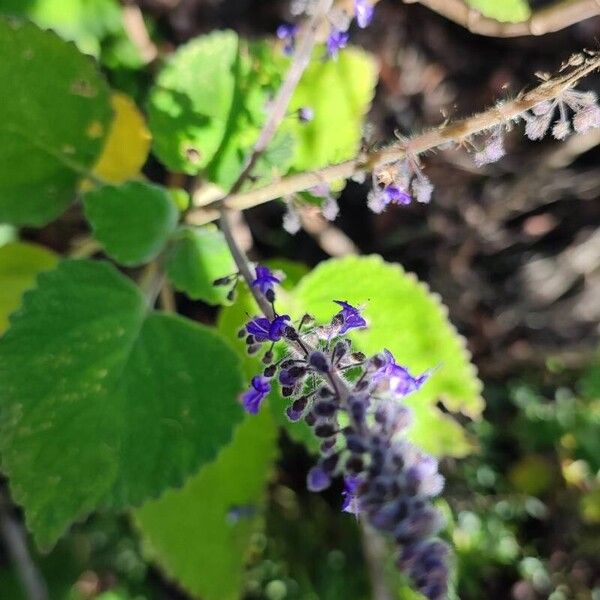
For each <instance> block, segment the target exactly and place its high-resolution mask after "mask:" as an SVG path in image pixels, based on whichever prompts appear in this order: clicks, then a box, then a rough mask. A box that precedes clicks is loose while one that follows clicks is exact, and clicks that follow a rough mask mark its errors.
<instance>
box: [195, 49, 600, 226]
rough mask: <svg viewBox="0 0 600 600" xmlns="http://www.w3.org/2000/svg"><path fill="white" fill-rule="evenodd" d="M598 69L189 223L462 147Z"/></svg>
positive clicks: (282, 182) (199, 213) (243, 195)
mask: <svg viewBox="0 0 600 600" xmlns="http://www.w3.org/2000/svg"><path fill="white" fill-rule="evenodd" d="M598 68H600V57H599V56H598V55H594V56H591V57H588V58H587V59H586V60H584V61H583V64H581V65H579V66H576V67H573V68H572V69H570V70H569V71H568V72H566V73H565V74H561V75H559V76H557V77H556V78H553V79H550V80H548V81H544V82H543V83H541V84H540V85H538V86H537V87H536V88H534V89H533V90H531V91H529V92H526V93H523V94H520V95H519V96H517V98H515V99H513V100H508V101H506V102H503V103H499V104H497V105H496V106H494V107H492V108H490V109H489V110H487V111H485V112H482V113H479V114H476V115H473V116H472V117H467V118H466V119H462V120H459V121H456V122H451V123H447V124H443V125H441V126H440V127H438V128H436V129H431V130H429V131H425V132H424V133H421V134H419V135H416V136H414V137H413V138H410V139H408V140H407V141H404V142H401V143H397V144H393V145H391V146H388V147H385V148H382V149H374V150H369V151H366V152H363V153H362V154H360V155H359V156H358V157H356V158H353V159H351V160H347V161H345V162H342V163H338V164H335V165H332V166H329V167H325V168H323V169H319V170H317V171H312V172H308V173H299V174H297V175H290V176H289V177H284V178H282V179H279V180H277V181H274V182H272V183H270V184H268V185H266V186H264V187H260V188H256V189H253V190H249V191H246V192H240V193H238V194H233V195H231V196H228V197H226V198H223V199H220V200H216V201H213V202H211V203H209V204H207V205H205V206H202V207H198V208H196V209H194V210H192V211H190V212H189V213H188V215H187V220H188V222H190V223H192V224H195V225H201V224H204V223H208V222H210V221H214V220H215V219H217V218H218V217H219V208H220V207H221V206H226V207H227V208H230V209H235V210H244V209H246V208H251V207H253V206H257V205H259V204H263V203H265V202H269V201H271V200H275V199H276V198H282V197H284V196H287V195H290V194H294V193H296V192H301V191H303V190H307V189H309V188H311V187H314V186H316V185H319V184H324V183H332V182H334V181H337V180H340V179H349V178H350V177H352V176H353V175H355V174H357V173H361V172H365V171H370V170H372V168H373V167H374V166H375V165H386V164H390V163H393V162H395V161H397V160H401V159H402V158H404V157H405V156H406V153H407V150H408V151H410V152H411V153H412V154H413V155H419V154H423V153H425V152H428V151H431V150H434V149H436V148H439V147H440V146H445V145H447V144H448V143H452V142H454V143H458V144H460V143H461V142H463V141H464V140H467V139H468V138H470V137H471V136H473V135H476V134H478V133H481V132H484V131H487V130H490V129H493V128H494V127H496V126H498V125H502V124H505V123H509V122H510V121H513V120H515V119H517V118H519V116H520V115H522V114H523V113H524V112H525V111H527V110H529V109H531V108H533V107H534V106H535V105H536V104H539V103H540V102H543V101H544V100H551V99H553V98H555V97H556V96H559V95H560V94H561V93H562V92H564V91H565V90H566V89H568V88H571V87H573V86H574V85H575V84H576V83H577V82H578V81H579V80H580V79H583V78H584V77H585V76H587V75H589V74H590V73H591V72H593V71H595V70H597V69H598Z"/></svg>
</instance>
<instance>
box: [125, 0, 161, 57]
mask: <svg viewBox="0 0 600 600" xmlns="http://www.w3.org/2000/svg"><path fill="white" fill-rule="evenodd" d="M123 26H124V28H125V32H126V33H127V37H129V39H130V41H131V43H132V44H133V45H134V46H135V47H136V49H137V51H138V52H139V54H140V57H141V58H142V60H143V61H144V63H146V64H148V63H151V62H152V61H153V60H154V59H155V58H156V57H157V56H158V48H157V47H156V45H155V44H154V42H153V41H152V39H151V38H150V35H149V33H148V29H147V28H146V23H145V22H144V15H143V14H142V11H141V9H140V7H139V6H138V5H137V4H136V3H135V2H134V1H133V0H123Z"/></svg>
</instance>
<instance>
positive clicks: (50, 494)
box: [0, 261, 242, 547]
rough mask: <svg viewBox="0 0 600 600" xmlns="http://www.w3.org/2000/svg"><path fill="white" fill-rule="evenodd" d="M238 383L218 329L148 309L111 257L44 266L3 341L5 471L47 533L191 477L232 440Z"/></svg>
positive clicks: (47, 537) (0, 377)
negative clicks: (109, 261) (106, 260)
mask: <svg viewBox="0 0 600 600" xmlns="http://www.w3.org/2000/svg"><path fill="white" fill-rule="evenodd" d="M240 388H241V376H240V373H239V362H238V360H237V358H236V357H235V354H234V353H233V351H232V350H231V349H230V347H229V346H228V345H227V344H226V343H225V342H224V341H223V339H222V338H221V336H219V335H218V334H217V333H216V332H213V331H212V330H210V329H208V328H206V327H202V326H200V325H197V324H195V323H193V322H191V321H189V320H186V319H183V318H181V317H177V316H174V315H167V314H162V313H154V312H150V313H149V312H148V306H147V304H146V301H145V298H144V297H143V296H142V295H141V294H140V292H139V291H138V289H137V288H136V287H135V286H134V285H133V283H131V282H130V281H129V280H128V279H127V278H125V277H124V276H123V275H121V274H120V273H119V272H118V271H117V270H116V269H115V268H114V267H112V266H110V265H109V264H107V263H103V262H99V261H66V262H63V263H61V264H60V265H59V267H58V268H57V269H56V270H54V271H50V272H48V273H44V274H42V275H40V277H39V279H38V287H37V288H36V289H35V290H32V291H29V292H27V293H26V294H25V296H24V299H23V306H22V308H21V309H20V310H19V311H18V312H16V313H14V314H13V316H12V317H11V325H10V328H9V329H8V331H7V332H6V333H5V335H4V337H3V338H2V339H1V340H0V456H1V457H2V467H3V470H4V472H5V473H6V474H7V475H8V477H9V481H10V485H11V490H12V494H13V497H14V498H15V500H16V501H17V502H18V503H19V504H21V505H22V506H23V507H24V509H25V517H26V521H27V523H28V525H29V527H30V529H31V530H32V532H33V533H34V536H35V538H36V540H37V541H38V543H39V544H40V545H41V546H43V547H47V546H50V545H52V544H53V543H54V542H55V541H56V539H57V538H58V537H59V536H60V535H61V534H62V533H63V532H64V530H65V529H66V527H67V526H68V525H69V524H70V523H72V522H73V521H74V520H76V519H79V518H81V517H83V516H85V515H86V514H88V513H89V512H91V511H93V510H94V509H95V508H97V507H100V506H112V507H114V508H123V507H126V506H135V505H139V504H141V503H142V502H144V501H145V500H148V499H149V498H152V497H156V496H157V495H158V494H160V493H161V492H163V491H164V490H165V489H167V488H169V487H173V486H179V485H182V484H183V482H184V481H185V479H186V477H187V476H189V475H190V474H192V473H194V472H195V471H197V469H198V468H199V467H200V466H201V465H202V464H203V463H205V462H207V461H210V460H212V459H213V458H214V457H215V455H216V453H217V452H218V450H219V448H220V447H221V446H222V445H223V444H224V443H226V442H227V441H228V440H229V439H230V437H231V431H232V428H233V426H234V424H235V423H236V422H237V421H239V420H240V418H241V415H242V411H241V408H240V406H239V404H238V402H237V400H236V396H237V395H238V393H239V391H240Z"/></svg>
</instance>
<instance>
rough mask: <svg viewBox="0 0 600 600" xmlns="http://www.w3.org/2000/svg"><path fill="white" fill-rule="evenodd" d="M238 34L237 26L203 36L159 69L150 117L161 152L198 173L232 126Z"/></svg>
mask: <svg viewBox="0 0 600 600" xmlns="http://www.w3.org/2000/svg"><path fill="white" fill-rule="evenodd" d="M237 63H238V38H237V35H236V34H235V33H234V32H233V31H219V32H215V33H212V34H210V35H206V36H202V37H199V38H197V39H195V40H193V41H191V42H189V43H188V44H186V45H185V46H182V47H181V48H179V50H178V51H177V52H176V53H175V54H174V55H173V57H172V58H171V60H170V61H169V62H168V63H167V65H166V66H165V67H164V68H163V70H162V71H161V72H160V73H159V75H158V77H157V80H156V85H155V87H154V88H153V89H152V91H151V94H150V101H149V105H148V118H149V125H150V130H151V131H152V135H153V137H154V150H155V152H156V155H157V156H158V157H159V158H160V159H161V160H162V161H163V162H164V163H165V164H166V165H167V166H168V167H169V168H170V169H172V170H174V171H183V172H184V173H188V174H189V175H195V174H196V173H198V172H199V171H200V170H201V169H203V168H205V167H206V166H207V165H208V164H209V162H210V161H211V160H212V158H213V157H214V155H215V153H216V152H217V150H218V149H219V146H220V145H221V143H222V141H223V137H224V135H225V132H226V129H227V118H228V115H229V111H230V109H231V105H232V103H233V95H234V91H235V80H236V76H237Z"/></svg>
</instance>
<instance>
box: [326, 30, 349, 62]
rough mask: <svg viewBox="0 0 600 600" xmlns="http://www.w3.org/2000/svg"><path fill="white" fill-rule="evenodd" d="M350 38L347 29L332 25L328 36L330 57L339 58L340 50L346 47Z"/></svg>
mask: <svg viewBox="0 0 600 600" xmlns="http://www.w3.org/2000/svg"><path fill="white" fill-rule="evenodd" d="M348 38H349V35H348V33H347V32H346V31H340V30H339V29H336V28H335V27H332V28H331V31H330V32H329V35H328V36H327V56H328V57H329V58H334V59H335V58H337V55H338V52H339V51H340V50H341V49H342V48H345V47H346V44H347V43H348Z"/></svg>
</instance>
